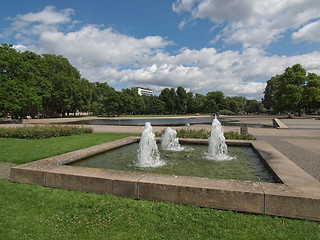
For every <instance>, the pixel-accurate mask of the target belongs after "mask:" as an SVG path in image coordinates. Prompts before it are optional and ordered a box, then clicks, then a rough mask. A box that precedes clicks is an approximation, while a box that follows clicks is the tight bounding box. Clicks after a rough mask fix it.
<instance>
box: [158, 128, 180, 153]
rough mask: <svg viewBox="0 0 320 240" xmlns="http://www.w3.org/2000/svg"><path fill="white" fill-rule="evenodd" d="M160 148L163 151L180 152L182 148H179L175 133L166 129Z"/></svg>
mask: <svg viewBox="0 0 320 240" xmlns="http://www.w3.org/2000/svg"><path fill="white" fill-rule="evenodd" d="M161 147H162V149H164V150H170V151H182V150H184V147H181V146H180V143H179V139H178V138H177V131H176V130H174V129H172V128H170V127H168V128H166V130H165V132H164V134H162V137H161Z"/></svg>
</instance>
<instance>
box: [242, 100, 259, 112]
mask: <svg viewBox="0 0 320 240" xmlns="http://www.w3.org/2000/svg"><path fill="white" fill-rule="evenodd" d="M262 108H263V105H262V104H261V103H259V102H258V101H257V100H248V101H247V104H246V106H245V111H246V112H248V113H261V112H262Z"/></svg>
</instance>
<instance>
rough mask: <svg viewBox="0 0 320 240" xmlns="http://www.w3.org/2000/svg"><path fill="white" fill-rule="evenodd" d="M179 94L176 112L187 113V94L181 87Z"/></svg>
mask: <svg viewBox="0 0 320 240" xmlns="http://www.w3.org/2000/svg"><path fill="white" fill-rule="evenodd" d="M176 94H177V102H176V111H177V112H178V113H182V114H184V113H186V112H187V92H186V90H185V89H184V88H183V87H181V86H179V87H178V88H177V91H176Z"/></svg>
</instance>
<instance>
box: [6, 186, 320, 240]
mask: <svg viewBox="0 0 320 240" xmlns="http://www.w3.org/2000/svg"><path fill="white" fill-rule="evenodd" d="M0 209H1V210H0V211H1V212H0V239H8V240H9V239H319V238H320V229H319V226H320V225H319V223H316V222H310V221H302V220H293V219H285V218H278V217H270V216H262V215H253V214H243V213H235V212H232V211H220V210H213V209H210V208H199V207H195V206H183V205H177V204H173V203H168V202H163V203H158V202H151V201H143V200H139V201H138V200H133V199H127V198H121V197H115V196H111V195H107V194H103V195H100V194H89V193H85V192H79V191H68V190H62V189H52V188H45V187H41V186H35V185H27V184H17V183H11V182H9V181H8V180H0Z"/></svg>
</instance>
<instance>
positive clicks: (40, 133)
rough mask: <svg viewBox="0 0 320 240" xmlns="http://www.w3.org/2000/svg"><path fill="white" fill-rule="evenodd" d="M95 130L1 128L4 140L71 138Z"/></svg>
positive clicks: (51, 127)
mask: <svg viewBox="0 0 320 240" xmlns="http://www.w3.org/2000/svg"><path fill="white" fill-rule="evenodd" d="M92 132H93V129H92V128H88V127H77V126H56V125H53V126H35V127H30V126H25V127H13V128H0V137H2V138H22V139H44V138H51V137H61V136H71V135H78V134H83V133H92Z"/></svg>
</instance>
